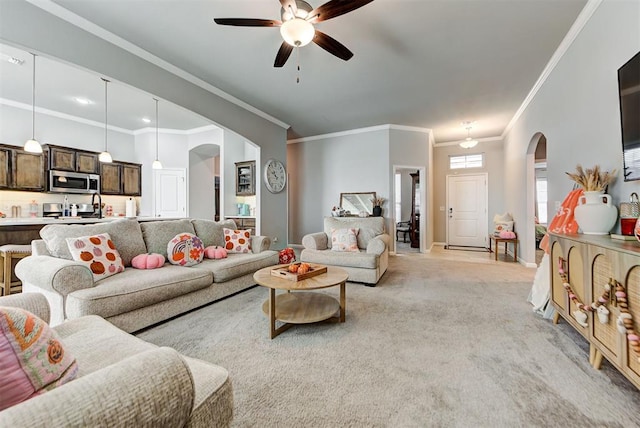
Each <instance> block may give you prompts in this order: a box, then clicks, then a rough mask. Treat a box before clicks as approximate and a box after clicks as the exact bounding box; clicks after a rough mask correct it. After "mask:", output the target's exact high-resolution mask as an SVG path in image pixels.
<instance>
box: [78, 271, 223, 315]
mask: <svg viewBox="0 0 640 428" xmlns="http://www.w3.org/2000/svg"><path fill="white" fill-rule="evenodd" d="M211 276H212V275H211V272H210V271H208V270H205V269H199V268H187V267H182V266H174V265H169V264H167V265H165V266H163V267H161V268H160V269H153V270H139V269H133V268H127V269H125V271H124V272H122V273H121V274H118V275H115V276H112V277H109V278H106V279H104V280H102V281H100V282H99V283H98V285H96V286H95V287H91V288H85V289H82V290H77V291H74V292H73V293H70V294H69V295H68V296H67V304H66V312H67V317H69V318H78V317H80V316H83V315H88V314H95V315H100V316H101V317H103V318H108V317H111V316H114V315H119V314H123V313H126V312H130V311H133V310H135V309H139V308H142V307H146V306H150V305H153V304H154V303H158V302H162V301H165V300H169V299H172V298H174V297H177V296H181V295H183V294H187V293H190V292H192V291H196V290H200V289H202V288H206V287H208V286H209V285H211V283H212V282H213V279H212V277H211Z"/></svg>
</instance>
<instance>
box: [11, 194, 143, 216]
mask: <svg viewBox="0 0 640 428" xmlns="http://www.w3.org/2000/svg"><path fill="white" fill-rule="evenodd" d="M66 195H67V197H68V198H69V203H70V204H90V203H91V195H86V194H83V195H78V194H71V193H68V194H66ZM64 196H65V194H64V193H40V192H13V191H8V190H0V211H1V212H2V213H3V214H5V215H6V216H7V217H12V215H11V212H12V210H11V208H12V207H13V206H18V207H20V212H21V215H20V217H29V208H30V205H31V203H32V201H35V202H36V203H37V204H38V215H37V216H38V217H42V204H44V203H62V201H63V200H64ZM129 198H130V196H111V195H102V203H103V204H105V206H106V205H111V206H112V207H113V215H114V216H116V215H118V214H122V215H124V214H125V205H126V201H127V200H128V199H129ZM133 199H135V200H136V206H137V212H138V213H139V212H140V198H136V197H134V198H133ZM104 211H105V210H103V212H104Z"/></svg>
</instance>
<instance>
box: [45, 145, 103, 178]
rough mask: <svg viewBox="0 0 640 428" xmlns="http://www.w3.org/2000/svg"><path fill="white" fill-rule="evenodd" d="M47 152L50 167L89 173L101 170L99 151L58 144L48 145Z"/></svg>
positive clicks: (96, 172)
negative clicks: (59, 145) (88, 150)
mask: <svg viewBox="0 0 640 428" xmlns="http://www.w3.org/2000/svg"><path fill="white" fill-rule="evenodd" d="M47 153H48V157H49V169H55V170H59V171H72V172H84V173H87V174H98V173H99V172H100V168H99V166H98V165H99V162H98V154H97V153H94V152H86V151H84V150H76V149H71V148H69V147H58V146H47Z"/></svg>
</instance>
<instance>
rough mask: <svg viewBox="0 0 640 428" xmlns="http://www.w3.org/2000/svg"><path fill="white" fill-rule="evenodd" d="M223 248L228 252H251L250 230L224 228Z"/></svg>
mask: <svg viewBox="0 0 640 428" xmlns="http://www.w3.org/2000/svg"><path fill="white" fill-rule="evenodd" d="M224 248H225V249H226V250H227V252H229V253H250V252H251V230H250V229H246V230H234V229H227V228H225V229H224Z"/></svg>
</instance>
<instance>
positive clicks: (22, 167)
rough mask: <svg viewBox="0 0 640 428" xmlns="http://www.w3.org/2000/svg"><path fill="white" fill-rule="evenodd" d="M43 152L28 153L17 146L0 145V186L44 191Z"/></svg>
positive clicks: (9, 188)
mask: <svg viewBox="0 0 640 428" xmlns="http://www.w3.org/2000/svg"><path fill="white" fill-rule="evenodd" d="M44 166H45V156H44V154H41V153H40V154H36V153H28V152H25V151H24V150H22V148H21V147H19V146H7V145H0V188H1V189H6V190H26V191H30V192H44V191H45V186H46V179H45V167H44Z"/></svg>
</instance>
